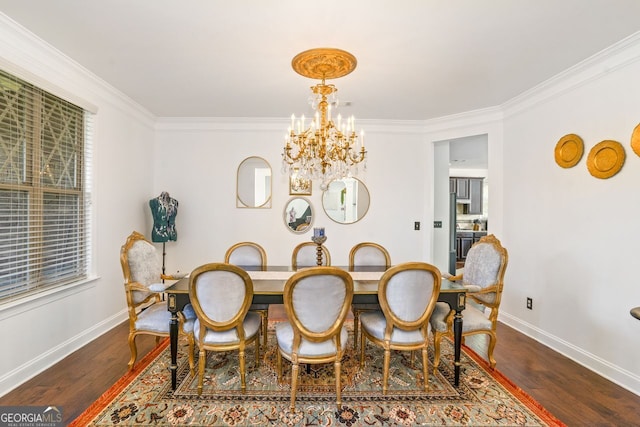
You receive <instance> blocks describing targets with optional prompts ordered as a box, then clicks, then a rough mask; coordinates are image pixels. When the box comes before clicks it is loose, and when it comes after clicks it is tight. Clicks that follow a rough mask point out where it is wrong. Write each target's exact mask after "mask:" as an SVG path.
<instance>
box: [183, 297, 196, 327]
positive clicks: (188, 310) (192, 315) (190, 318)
mask: <svg viewBox="0 0 640 427" xmlns="http://www.w3.org/2000/svg"><path fill="white" fill-rule="evenodd" d="M182 314H183V315H184V323H183V324H182V331H183V332H185V333H187V334H189V333H191V332H193V325H194V324H195V321H196V319H197V316H196V312H195V311H194V310H193V306H192V305H191V304H187V305H185V306H184V308H183V309H182Z"/></svg>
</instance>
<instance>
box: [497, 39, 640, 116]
mask: <svg viewBox="0 0 640 427" xmlns="http://www.w3.org/2000/svg"><path fill="white" fill-rule="evenodd" d="M639 60H640V31H639V32H637V33H634V34H632V35H630V36H629V37H627V38H625V39H623V40H621V41H619V42H618V43H616V44H614V45H612V46H610V47H608V48H606V49H604V50H602V51H600V52H598V53H596V54H595V55H592V56H591V57H589V58H587V59H585V60H584V61H582V62H579V63H577V64H576V65H574V66H572V67H570V68H568V69H566V70H565V71H563V72H561V73H559V74H556V75H555V76H553V77H552V78H550V79H548V80H546V81H544V82H542V83H540V84H539V85H537V86H534V87H533V88H531V89H529V90H527V91H525V92H523V93H521V94H520V95H518V96H516V97H514V98H512V99H510V100H509V101H507V102H505V103H503V104H502V105H501V106H500V108H501V109H502V110H503V112H504V117H505V118H507V117H510V116H513V115H516V114H519V113H520V112H522V111H524V110H528V109H530V108H533V107H535V106H537V105H539V104H541V103H543V102H546V101H548V100H550V99H553V98H557V97H559V96H562V95H563V94H565V93H567V92H570V91H572V90H574V89H576V88H578V87H581V86H583V85H585V84H587V83H590V82H592V81H594V80H597V79H599V78H601V77H603V76H605V75H607V74H609V73H611V72H613V71H616V70H619V69H621V68H623V67H626V66H628V65H630V64H632V63H634V62H637V61H639Z"/></svg>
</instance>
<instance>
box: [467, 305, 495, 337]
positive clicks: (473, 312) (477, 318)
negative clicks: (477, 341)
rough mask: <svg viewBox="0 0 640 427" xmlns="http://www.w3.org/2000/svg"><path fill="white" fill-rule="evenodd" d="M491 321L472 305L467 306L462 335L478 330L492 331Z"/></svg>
mask: <svg viewBox="0 0 640 427" xmlns="http://www.w3.org/2000/svg"><path fill="white" fill-rule="evenodd" d="M491 326H492V325H491V321H490V320H489V319H488V318H487V316H486V315H485V314H484V313H483V312H481V311H480V310H478V309H477V308H475V307H474V306H472V305H467V306H466V308H465V309H464V311H463V312H462V333H463V334H464V333H465V332H469V331H478V330H491Z"/></svg>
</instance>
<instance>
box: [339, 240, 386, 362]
mask: <svg viewBox="0 0 640 427" xmlns="http://www.w3.org/2000/svg"><path fill="white" fill-rule="evenodd" d="M362 266H375V267H381V268H384V269H385V270H386V269H388V268H389V267H391V256H390V255H389V252H388V251H387V250H386V249H385V248H384V247H383V246H382V245H379V244H378V243H373V242H362V243H358V244H357V245H355V246H354V247H353V248H351V251H349V270H350V271H354V270H355V269H356V268H357V267H362ZM372 310H380V304H351V311H352V312H353V349H354V350H357V349H358V337H359V336H360V313H363V312H365V311H372Z"/></svg>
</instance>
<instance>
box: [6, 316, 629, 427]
mask: <svg viewBox="0 0 640 427" xmlns="http://www.w3.org/2000/svg"><path fill="white" fill-rule="evenodd" d="M273 308H274V309H275V310H272V311H271V313H270V315H273V316H272V318H273V317H275V318H277V316H279V315H282V311H281V310H278V308H277V307H273ZM127 335H128V323H126V322H125V323H122V324H121V325H119V326H118V327H116V328H114V329H113V330H111V331H109V332H107V333H106V334H104V335H103V336H101V337H99V338H97V339H96V340H94V341H93V342H91V343H89V344H88V345H86V346H85V347H83V348H82V349H80V350H78V351H76V352H75V353H73V354H71V355H70V356H68V357H67V358H65V359H64V360H62V361H61V362H59V363H58V364H56V365H55V366H53V367H52V368H50V369H48V370H47V371H45V372H43V373H42V374H40V375H38V376H36V377H34V378H33V379H31V380H30V381H28V382H26V383H25V384H23V385H21V386H20V387H18V388H17V389H15V390H13V391H12V392H10V393H8V394H6V395H5V396H2V397H0V406H6V405H27V406H28V405H56V406H58V407H61V408H62V411H63V416H64V422H65V423H68V422H71V421H72V420H74V419H75V418H76V417H77V416H78V415H80V414H81V413H82V412H83V411H84V410H85V409H86V408H87V407H88V406H89V405H90V404H91V403H93V402H94V401H95V400H96V399H98V397H100V396H101V395H102V393H104V392H105V391H106V390H107V389H108V388H109V387H110V386H111V385H113V384H114V383H115V382H116V381H117V380H118V379H119V378H120V377H121V376H122V375H123V374H124V373H125V372H126V370H127V362H128V361H129V355H130V354H129V347H128V345H127ZM137 342H138V355H139V358H140V357H141V356H143V355H144V354H146V353H147V352H148V351H149V350H151V349H152V348H153V346H154V345H155V340H154V339H153V338H152V337H149V336H140V337H138V341H137ZM466 344H467V345H468V346H469V347H471V348H473V349H474V350H475V351H476V352H477V353H479V354H480V355H482V356H483V357H486V340H485V339H484V338H483V337H480V336H478V337H470V338H469V339H467V342H466ZM495 358H496V360H497V363H498V364H497V369H498V370H499V371H501V372H502V373H503V374H505V375H506V376H507V377H508V378H509V379H510V380H511V381H513V382H514V383H515V384H516V385H518V386H519V387H520V388H522V389H523V390H524V391H525V392H527V393H528V394H529V395H531V396H532V397H533V398H534V399H536V400H537V401H538V402H539V403H540V404H541V405H542V406H544V407H545V408H546V409H547V410H548V411H549V412H551V413H552V414H553V415H555V416H556V417H557V418H559V419H560V420H562V421H563V422H564V423H566V424H567V425H569V426H633V425H640V397H639V396H636V395H635V394H633V393H631V392H629V391H627V390H625V389H623V388H621V387H619V386H617V385H615V384H613V383H612V382H610V381H607V380H606V379H604V378H602V377H600V376H598V375H596V374H594V373H593V372H591V371H589V370H587V369H585V368H583V367H582V366H580V365H578V364H577V363H575V362H573V361H571V360H569V359H567V358H566V357H563V356H562V355H560V354H558V353H556V352H554V351H552V350H550V349H548V348H547V347H545V346H543V345H541V344H539V343H537V342H536V341H534V340H532V339H530V338H528V337H526V336H525V335H523V334H521V333H519V332H517V331H515V330H514V329H512V328H510V327H508V326H506V325H503V324H500V325H499V326H498V344H497V346H496V349H495Z"/></svg>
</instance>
